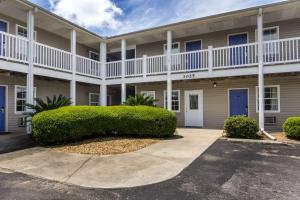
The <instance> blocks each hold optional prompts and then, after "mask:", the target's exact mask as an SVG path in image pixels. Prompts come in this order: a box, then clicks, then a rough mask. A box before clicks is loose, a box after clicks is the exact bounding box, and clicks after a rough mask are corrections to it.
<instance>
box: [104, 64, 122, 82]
mask: <svg viewBox="0 0 300 200" xmlns="http://www.w3.org/2000/svg"><path fill="white" fill-rule="evenodd" d="M120 77H122V61H114V62H108V63H106V78H120Z"/></svg>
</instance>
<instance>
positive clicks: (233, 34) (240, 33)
mask: <svg viewBox="0 0 300 200" xmlns="http://www.w3.org/2000/svg"><path fill="white" fill-rule="evenodd" d="M243 34H246V35H247V43H246V44H248V43H249V32H248V31H246V32H239V33H231V34H227V46H230V45H229V37H230V36H235V35H243ZM232 46H235V45H232Z"/></svg>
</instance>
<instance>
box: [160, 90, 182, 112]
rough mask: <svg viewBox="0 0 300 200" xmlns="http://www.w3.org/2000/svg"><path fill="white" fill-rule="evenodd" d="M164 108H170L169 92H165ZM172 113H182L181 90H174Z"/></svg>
mask: <svg viewBox="0 0 300 200" xmlns="http://www.w3.org/2000/svg"><path fill="white" fill-rule="evenodd" d="M164 99H165V101H164V107H165V108H166V109H167V107H168V99H167V91H166V90H165V91H164ZM172 111H174V112H180V90H172Z"/></svg>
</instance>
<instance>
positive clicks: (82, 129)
mask: <svg viewBox="0 0 300 200" xmlns="http://www.w3.org/2000/svg"><path fill="white" fill-rule="evenodd" d="M175 129H176V116H175V114H174V113H172V112H169V111H167V110H165V109H162V108H156V107H149V106H110V107H98V106H69V107H63V108H59V109H55V110H50V111H45V112H41V113H39V114H37V115H35V116H34V117H33V136H34V138H35V139H36V140H37V141H38V142H39V143H41V144H44V145H49V144H59V143H66V142H70V141H78V140H80V139H82V138H84V137H89V136H93V135H102V134H116V135H135V136H146V137H168V136H172V135H173V134H174V132H175Z"/></svg>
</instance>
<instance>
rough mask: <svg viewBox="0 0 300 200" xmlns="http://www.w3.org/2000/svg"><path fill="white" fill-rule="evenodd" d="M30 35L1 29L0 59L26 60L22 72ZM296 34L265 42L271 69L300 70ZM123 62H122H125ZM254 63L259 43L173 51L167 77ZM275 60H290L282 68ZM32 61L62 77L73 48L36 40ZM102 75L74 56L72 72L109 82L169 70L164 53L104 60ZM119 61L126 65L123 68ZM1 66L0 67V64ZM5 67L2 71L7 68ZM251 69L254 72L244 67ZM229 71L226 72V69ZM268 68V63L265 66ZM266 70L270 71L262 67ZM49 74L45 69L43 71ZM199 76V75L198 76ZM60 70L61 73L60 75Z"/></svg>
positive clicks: (240, 70)
mask: <svg viewBox="0 0 300 200" xmlns="http://www.w3.org/2000/svg"><path fill="white" fill-rule="evenodd" d="M28 44H29V42H28V39H26V38H24V37H20V36H16V35H13V34H9V33H6V32H0V59H1V60H2V61H7V62H13V63H18V64H24V66H21V68H18V69H17V68H16V69H14V71H20V72H25V73H26V65H27V64H28V57H27V53H28ZM299 48H300V37H294V38H287V39H279V40H273V41H267V42H264V56H263V58H264V65H265V66H273V67H276V68H278V70H274V69H272V71H269V73H272V72H290V71H297V70H298V71H299V70H300V68H297V67H296V66H294V65H292V64H295V63H299V62H300V51H299V50H300V49H299ZM123 62H124V63H123ZM257 65H258V51H257V43H247V44H243V45H236V46H225V47H218V48H213V47H212V46H209V48H208V49H203V50H199V51H190V52H181V53H177V54H172V55H171V76H172V78H173V79H174V80H181V79H194V78H209V77H226V76H232V75H247V74H249V75H250V74H251V73H253V72H255V73H256V74H257V70H255V71H253V68H255V69H256V68H257ZM279 65H289V67H292V68H288V67H286V68H283V67H280V66H279ZM34 66H35V68H39V69H44V70H45V69H46V70H48V72H51V73H53V71H54V72H62V73H64V74H66V76H67V75H68V74H69V75H70V74H71V73H72V71H73V70H72V53H70V52H68V51H64V50H61V49H58V48H54V47H51V46H48V45H45V44H41V43H38V42H34ZM105 66H106V67H105V70H104V74H101V62H100V61H97V60H92V59H89V58H86V57H83V56H79V55H76V74H77V75H80V76H83V77H90V78H93V79H96V80H99V79H104V80H106V81H107V83H112V84H117V83H121V81H124V80H125V82H128V83H130V82H133V83H137V82H147V81H161V80H164V76H165V75H166V74H167V73H168V71H167V56H166V55H165V54H164V55H156V56H150V57H148V56H147V55H144V56H143V57H142V58H135V59H129V60H120V61H114V62H107V63H105ZM122 66H125V68H124V69H123V68H122ZM2 67H3V66H1V68H2ZM9 67H11V66H8V67H7V69H6V70H13V69H10V68H9ZM249 68H251V69H252V71H253V72H250V71H247V69H249ZM228 70H230V72H229V71H228ZM266 70H267V67H266ZM266 73H268V71H266ZM45 74H47V71H46V73H45ZM197 75H200V76H197ZM63 76H64V75H62V77H63Z"/></svg>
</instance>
